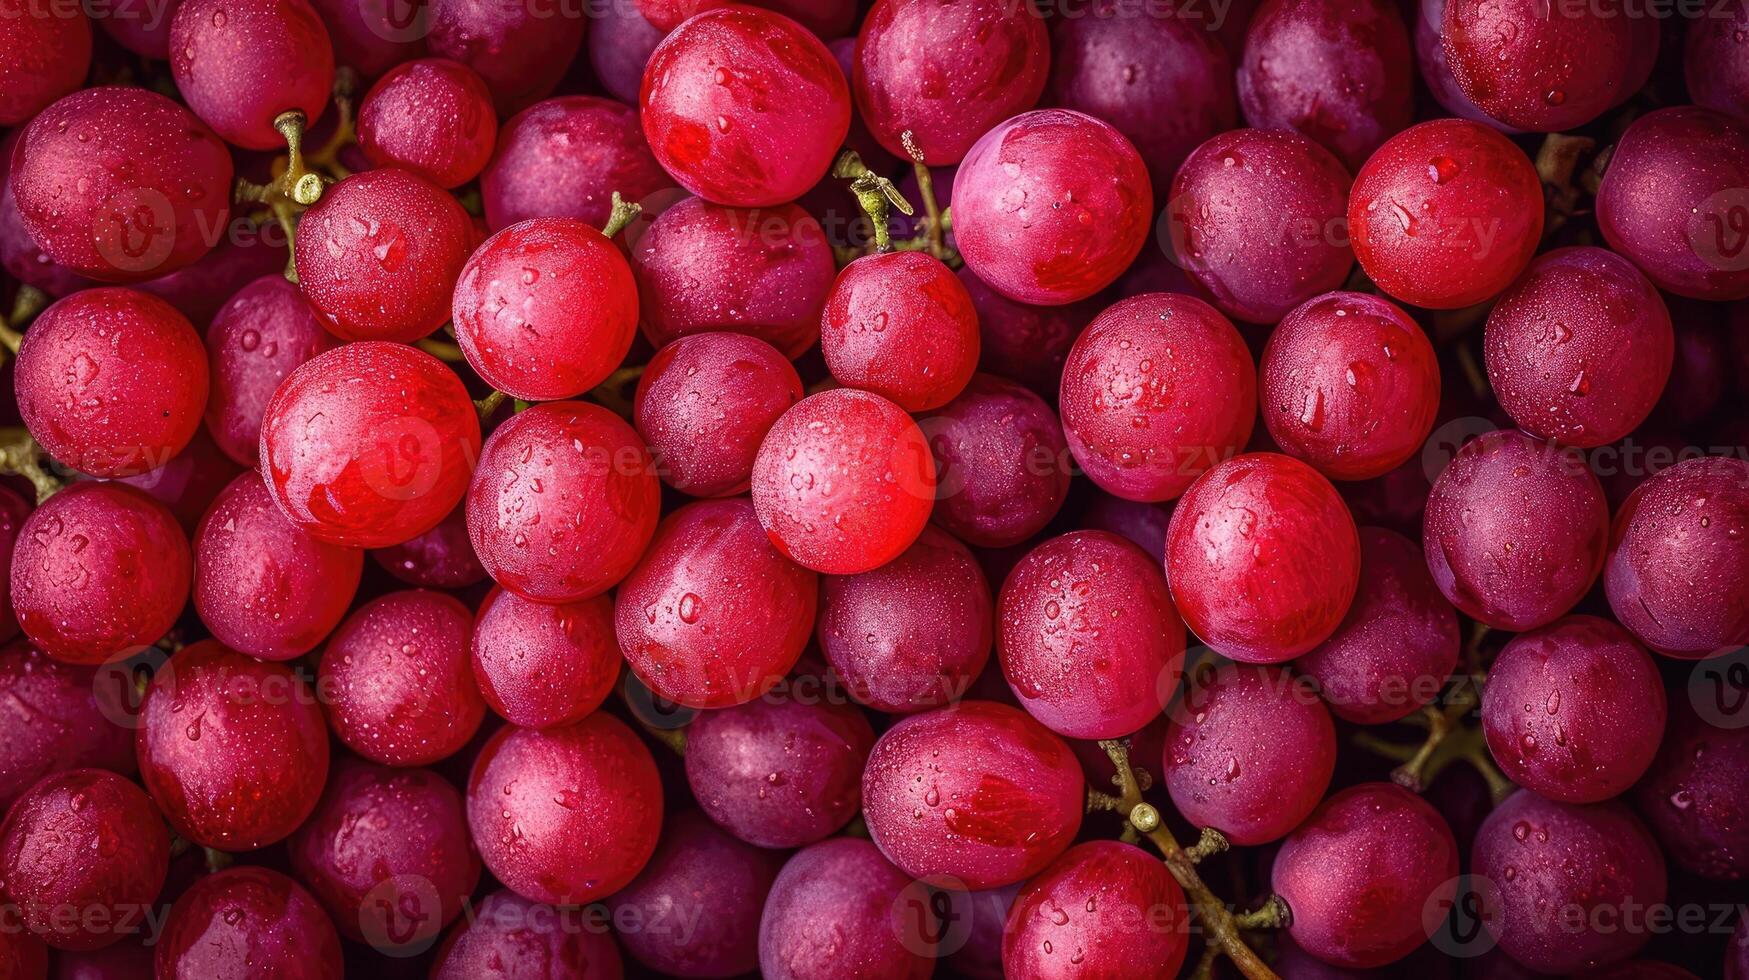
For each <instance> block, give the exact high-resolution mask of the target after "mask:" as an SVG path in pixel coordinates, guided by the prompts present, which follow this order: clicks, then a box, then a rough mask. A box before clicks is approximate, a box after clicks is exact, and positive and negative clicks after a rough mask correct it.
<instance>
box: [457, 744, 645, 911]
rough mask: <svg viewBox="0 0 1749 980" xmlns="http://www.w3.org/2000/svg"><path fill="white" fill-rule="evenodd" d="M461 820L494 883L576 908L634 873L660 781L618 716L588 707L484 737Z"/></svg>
mask: <svg viewBox="0 0 1749 980" xmlns="http://www.w3.org/2000/svg"><path fill="white" fill-rule="evenodd" d="M468 825H469V827H471V828H472V830H473V835H474V843H475V844H476V845H477V846H478V847H479V848H480V857H481V858H483V859H484V860H485V862H486V867H487V868H488V869H489V870H490V871H491V872H492V874H493V876H494V877H496V878H497V879H498V880H499V881H502V882H504V883H505V884H506V885H509V886H510V887H511V888H512V889H514V890H515V891H516V892H517V893H518V894H520V895H524V896H526V897H530V898H533V899H535V900H537V901H548V902H555V903H559V904H565V905H570V904H584V903H586V902H591V901H596V900H599V899H602V898H605V897H607V896H608V895H611V894H613V893H614V892H616V891H619V890H620V889H621V888H624V887H625V886H626V884H627V883H628V882H630V881H631V880H632V879H633V878H635V877H637V874H638V872H639V871H640V870H642V869H643V867H644V864H645V862H647V861H649V859H650V854H651V852H653V851H654V850H655V849H656V841H657V838H658V836H659V834H660V833H661V829H662V783H661V781H660V780H659V779H658V777H657V774H656V763H655V760H653V759H651V758H650V750H649V749H647V748H645V747H644V743H642V742H640V741H638V737H637V736H636V735H633V734H632V731H631V729H629V728H627V727H626V726H625V723H624V722H621V721H620V720H618V719H616V718H614V717H612V716H611V715H608V714H605V713H603V712H600V711H598V712H596V713H594V714H592V715H590V716H589V717H587V718H585V719H583V720H582V721H580V722H577V723H576V724H574V725H567V726H565V727H563V728H553V729H549V730H547V731H544V732H537V731H533V730H530V729H527V728H516V727H506V728H503V729H500V730H499V731H498V733H497V734H496V735H494V736H492V738H491V740H490V741H488V742H487V743H486V745H485V747H484V748H482V749H481V750H480V755H479V758H478V759H476V760H475V761H474V769H473V774H472V775H470V776H469V777H468Z"/></svg>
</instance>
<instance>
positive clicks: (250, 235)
mask: <svg viewBox="0 0 1749 980" xmlns="http://www.w3.org/2000/svg"><path fill="white" fill-rule="evenodd" d="M256 220H257V219H255V218H253V217H243V216H240V215H233V216H232V217H231V220H230V221H229V222H227V223H226V224H225V225H224V227H223V228H222V229H219V230H218V231H217V232H214V234H221V235H222V237H221V238H220V240H219V242H218V244H217V245H215V246H213V249H212V251H210V252H208V253H206V254H205V255H203V256H201V257H200V258H199V259H198V260H197V261H195V262H194V264H192V265H187V266H184V267H182V268H180V269H177V270H176V271H175V272H171V273H167V274H165V275H162V276H159V277H157V278H156V279H148V280H146V281H145V282H142V283H136V284H135V286H134V288H135V289H138V290H139V291H140V292H142V293H151V294H152V295H153V296H156V297H158V298H159V299H161V300H163V301H165V302H166V303H169V304H170V305H171V306H174V307H176V308H177V309H178V310H180V311H182V315H183V316H186V317H188V319H189V322H190V323H193V324H194V328H195V329H196V330H199V331H202V332H203V333H204V331H205V330H206V328H207V327H208V326H210V325H211V324H212V322H213V317H215V316H217V315H218V313H219V309H220V308H221V307H223V306H224V305H225V302H226V301H227V300H229V299H230V298H231V297H232V296H235V295H236V294H237V291H238V290H240V289H242V288H243V287H244V286H247V285H249V284H250V283H252V282H254V281H255V280H257V279H259V278H261V277H262V276H266V275H276V276H280V277H281V278H284V275H285V267H286V265H287V264H288V263H289V262H290V260H291V248H290V247H289V244H288V242H287V241H286V240H285V234H284V230H283V229H281V228H279V227H278V226H276V225H268V224H260V225H257V224H256V223H255V222H256Z"/></svg>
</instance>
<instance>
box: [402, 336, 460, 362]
mask: <svg viewBox="0 0 1749 980" xmlns="http://www.w3.org/2000/svg"><path fill="white" fill-rule="evenodd" d="M413 346H414V347H417V348H419V349H420V350H422V351H424V352H425V353H427V354H430V355H431V356H432V357H435V358H437V359H438V360H440V361H443V362H444V363H446V364H460V363H462V362H463V361H466V360H467V359H468V358H467V355H465V354H463V353H462V349H461V347H460V346H459V345H457V344H453V343H451V342H449V341H447V340H439V339H437V337H436V336H435V335H434V336H430V337H425V338H423V339H421V340H419V341H417V342H416V343H414V344H413Z"/></svg>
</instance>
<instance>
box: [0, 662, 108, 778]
mask: <svg viewBox="0 0 1749 980" xmlns="http://www.w3.org/2000/svg"><path fill="white" fill-rule="evenodd" d="M125 683H126V681H125V675H121V676H118V675H117V674H116V673H113V672H109V671H105V672H104V673H102V674H99V673H98V672H97V671H94V670H92V669H91V668H89V667H77V666H74V665H72V664H65V663H62V662H60V661H58V660H55V659H53V658H51V657H49V655H48V654H45V653H43V652H42V651H41V650H39V649H38V648H37V647H35V646H33V645H32V644H31V643H30V641H28V640H22V639H20V640H15V641H13V642H11V643H8V644H7V645H6V646H5V647H4V648H0V728H4V730H6V731H7V732H9V733H11V734H10V736H9V737H8V738H6V739H5V740H4V741H0V812H4V811H5V810H8V809H10V808H11V807H12V801H14V800H16V799H18V797H19V795H20V794H22V793H23V792H24V791H25V790H27V789H29V788H30V787H31V786H32V785H34V784H35V783H36V782H37V780H39V779H42V778H43V777H44V776H48V775H50V774H51V773H56V772H60V771H62V770H65V769H85V768H95V769H107V770H109V771H111V772H118V773H121V774H122V775H124V776H131V775H133V773H134V771H135V769H136V763H135V762H134V738H133V732H132V731H131V730H130V729H129V728H128V727H127V726H126V725H125V724H123V723H124V722H126V721H127V720H128V706H129V703H130V702H129V696H130V695H129V692H128V691H126V690H125V689H124V686H123V685H124V684H125Z"/></svg>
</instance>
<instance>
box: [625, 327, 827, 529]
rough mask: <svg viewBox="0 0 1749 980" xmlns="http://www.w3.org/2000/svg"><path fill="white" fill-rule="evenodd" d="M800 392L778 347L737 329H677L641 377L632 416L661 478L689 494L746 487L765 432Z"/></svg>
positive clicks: (722, 493) (719, 492)
mask: <svg viewBox="0 0 1749 980" xmlns="http://www.w3.org/2000/svg"><path fill="white" fill-rule="evenodd" d="M801 399H802V379H801V378H800V377H799V376H798V375H797V374H796V369H795V368H794V367H793V366H792V365H791V364H790V362H789V361H788V360H786V359H785V358H784V356H783V354H782V353H780V352H779V351H778V350H777V348H775V347H772V346H771V345H770V344H768V343H766V342H765V341H763V340H760V339H758V338H756V337H749V336H747V335H745V334H736V333H701V334H692V335H689V336H685V337H681V338H680V339H678V340H676V341H674V342H673V343H671V344H669V345H668V346H666V347H664V348H662V349H661V350H659V351H657V352H656V356H655V357H652V358H650V363H649V364H648V365H646V366H645V368H644V373H643V374H642V375H641V376H640V377H639V378H638V390H637V394H636V396H635V400H634V402H633V406H632V421H633V422H634V423H635V424H636V425H637V429H638V435H639V436H640V437H641V438H642V439H643V440H644V442H646V443H648V444H649V446H650V454H651V456H652V457H654V458H655V459H656V461H657V463H656V465H657V471H658V472H659V474H660V475H661V477H662V482H664V483H666V484H668V485H669V486H671V487H673V488H674V489H676V490H679V491H681V492H682V493H686V494H690V495H692V496H694V497H727V496H732V495H734V494H738V493H745V492H746V491H747V488H748V485H749V481H750V479H751V477H752V474H753V460H754V458H755V457H757V456H758V455H759V444H760V443H761V442H762V441H764V439H765V434H766V433H767V432H769V431H770V430H771V426H772V424H773V423H775V422H776V421H777V420H778V417H779V416H781V415H783V413H784V412H785V411H787V410H788V409H789V407H790V406H791V405H794V404H795V403H796V402H798V401H801Z"/></svg>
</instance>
